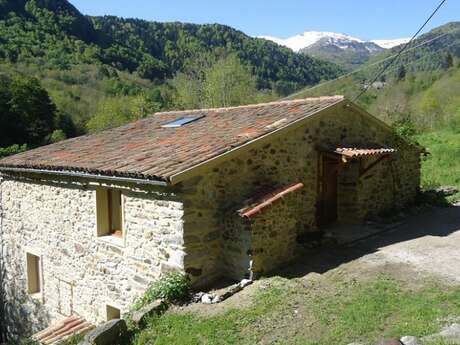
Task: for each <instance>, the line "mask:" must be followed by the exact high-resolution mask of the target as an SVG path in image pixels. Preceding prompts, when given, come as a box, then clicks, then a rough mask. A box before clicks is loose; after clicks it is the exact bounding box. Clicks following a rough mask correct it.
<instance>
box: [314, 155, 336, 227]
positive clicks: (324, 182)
mask: <svg viewBox="0 0 460 345" xmlns="http://www.w3.org/2000/svg"><path fill="white" fill-rule="evenodd" d="M318 165H319V166H318V204H317V222H318V225H319V226H325V225H330V224H332V223H334V222H335V221H337V176H338V171H339V165H340V161H339V159H338V158H336V157H333V156H329V155H325V154H322V155H320V158H319V164H318Z"/></svg>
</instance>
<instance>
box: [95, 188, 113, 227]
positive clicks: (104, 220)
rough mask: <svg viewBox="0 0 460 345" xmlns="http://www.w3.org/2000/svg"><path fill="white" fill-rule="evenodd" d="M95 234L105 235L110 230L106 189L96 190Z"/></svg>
mask: <svg viewBox="0 0 460 345" xmlns="http://www.w3.org/2000/svg"><path fill="white" fill-rule="evenodd" d="M96 214H97V235H98V236H105V235H108V234H109V232H110V219H109V192H108V190H107V189H97V190H96Z"/></svg>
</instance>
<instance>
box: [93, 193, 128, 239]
mask: <svg viewBox="0 0 460 345" xmlns="http://www.w3.org/2000/svg"><path fill="white" fill-rule="evenodd" d="M96 202H97V212H96V213H97V235H98V236H109V235H113V236H118V237H122V236H123V207H122V195H121V192H120V191H118V190H114V189H98V190H97V191H96Z"/></svg>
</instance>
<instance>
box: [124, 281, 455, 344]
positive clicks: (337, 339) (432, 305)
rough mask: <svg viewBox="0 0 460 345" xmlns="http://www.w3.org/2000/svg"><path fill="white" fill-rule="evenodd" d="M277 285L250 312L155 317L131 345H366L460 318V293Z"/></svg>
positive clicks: (392, 284) (388, 286) (385, 285)
mask: <svg viewBox="0 0 460 345" xmlns="http://www.w3.org/2000/svg"><path fill="white" fill-rule="evenodd" d="M272 279H273V278H272ZM272 279H271V280H272ZM275 282H276V283H275V284H272V287H270V288H267V289H263V290H259V292H258V293H257V295H256V296H255V303H254V304H252V305H251V306H250V307H247V308H246V309H232V310H229V311H227V312H225V313H223V314H219V315H217V316H212V317H204V316H197V315H192V314H178V313H173V312H170V313H167V314H165V315H164V316H163V317H159V318H154V319H152V320H151V321H150V323H149V325H148V327H147V328H146V329H145V330H143V331H141V332H140V333H138V334H137V335H136V337H135V340H134V341H133V343H132V344H133V345H147V344H153V341H154V340H155V344H156V345H163V344H181V345H195V344H196V345H198V344H203V345H226V344H228V345H230V344H242V345H244V344H247V345H250V344H251V345H252V344H260V343H262V344H285V345H294V344H298V345H300V344H302V345H331V344H334V345H340V344H348V343H351V342H353V341H364V342H366V343H367V342H375V341H378V340H379V339H382V338H388V337H401V336H404V335H414V336H424V335H428V334H432V333H435V332H437V331H439V328H440V327H441V326H442V325H441V323H440V321H439V320H440V319H442V318H445V317H447V316H451V315H460V289H453V288H446V287H427V288H424V289H421V290H417V291H413V290H409V289H405V288H403V287H402V286H401V285H400V284H399V283H398V282H396V281H395V280H392V279H388V278H383V277H382V278H379V279H378V280H376V281H374V282H368V283H337V286H335V287H334V288H328V289H317V288H314V287H313V286H312V287H310V288H308V287H304V286H303V285H302V284H298V283H296V281H295V280H287V279H279V278H277V279H275ZM293 306H294V307H295V308H296V310H297V309H298V310H299V313H300V314H299V316H297V317H291V316H290V315H293V313H292V308H293Z"/></svg>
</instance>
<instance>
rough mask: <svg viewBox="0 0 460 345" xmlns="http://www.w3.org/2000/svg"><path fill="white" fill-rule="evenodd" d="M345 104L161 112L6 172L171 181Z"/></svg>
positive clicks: (24, 158) (37, 153)
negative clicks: (183, 121) (181, 122)
mask: <svg viewBox="0 0 460 345" xmlns="http://www.w3.org/2000/svg"><path fill="white" fill-rule="evenodd" d="M343 100H344V98H343V97H342V96H333V97H317V98H306V99H300V100H291V101H280V102H271V103H264V104H255V105H247V106H240V107H231V108H220V109H201V110H191V111H174V112H163V113H156V114H154V115H153V116H150V117H148V118H146V119H143V120H140V121H136V122H133V123H130V124H128V125H125V126H122V127H118V128H114V129H110V130H106V131H103V132H100V133H98V134H93V135H86V136H82V137H78V138H73V139H69V140H65V141H62V142H59V143H55V144H51V145H47V146H43V147H40V148H37V149H34V150H30V151H27V152H24V153H20V154H17V155H14V156H11V157H7V158H4V159H1V160H0V170H1V168H2V167H3V168H8V167H9V168H27V169H44V170H51V171H63V172H83V173H91V174H100V175H104V176H118V177H131V178H141V179H149V180H163V181H168V179H169V177H171V176H173V175H175V174H177V173H180V172H183V171H185V170H187V169H189V168H192V167H194V166H195V165H197V164H200V163H202V162H205V161H207V160H210V159H212V158H214V157H216V156H218V155H221V154H223V153H226V152H228V151H230V150H232V149H234V148H236V147H239V146H241V145H243V144H245V143H247V142H249V141H252V140H254V139H256V138H259V137H261V136H264V135H266V134H269V133H271V132H273V131H275V130H277V129H279V128H282V127H285V126H287V125H289V124H292V123H293V122H295V121H297V120H300V119H303V118H305V117H308V116H311V115H313V114H315V113H317V112H319V111H321V110H324V109H326V108H328V107H331V106H333V105H335V104H337V103H339V102H341V101H343ZM203 115H204V117H203V118H201V119H199V120H197V121H193V122H191V123H188V124H186V125H184V126H182V127H177V128H164V127H162V125H164V124H166V123H168V122H171V121H174V120H177V119H179V118H181V117H188V116H203Z"/></svg>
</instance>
